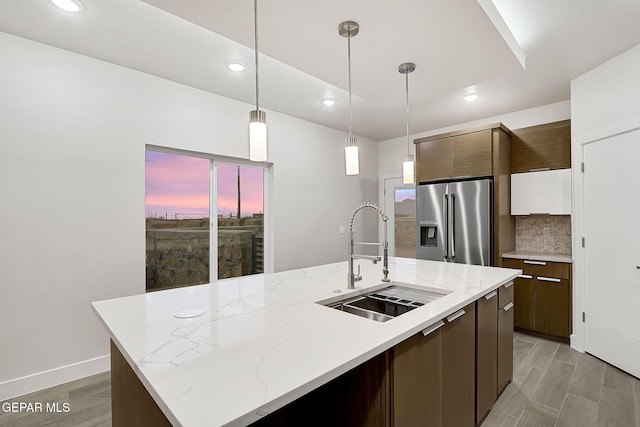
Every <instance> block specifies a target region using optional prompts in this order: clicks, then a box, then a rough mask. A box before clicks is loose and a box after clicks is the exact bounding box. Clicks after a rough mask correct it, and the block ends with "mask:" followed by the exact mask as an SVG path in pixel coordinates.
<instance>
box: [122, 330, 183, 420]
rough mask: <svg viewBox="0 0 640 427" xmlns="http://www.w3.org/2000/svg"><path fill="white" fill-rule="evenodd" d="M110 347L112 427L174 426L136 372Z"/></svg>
mask: <svg viewBox="0 0 640 427" xmlns="http://www.w3.org/2000/svg"><path fill="white" fill-rule="evenodd" d="M110 344H111V423H112V425H113V427H129V426H131V427H138V426H158V427H163V426H167V427H170V426H171V423H170V422H169V420H168V419H167V417H165V415H164V413H163V412H162V411H161V410H160V408H159V407H158V405H157V404H156V402H155V401H154V400H153V398H152V397H151V395H149V392H148V391H147V389H146V388H145V387H144V385H143V384H142V382H141V381H140V380H139V379H138V376H137V375H136V374H135V372H133V369H131V366H130V365H129V362H127V360H126V359H125V358H124V356H123V355H122V353H121V352H120V350H119V349H118V347H117V346H116V345H115V344H114V342H113V341H111V342H110Z"/></svg>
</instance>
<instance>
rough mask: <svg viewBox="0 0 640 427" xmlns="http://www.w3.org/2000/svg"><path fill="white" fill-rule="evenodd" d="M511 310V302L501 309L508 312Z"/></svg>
mask: <svg viewBox="0 0 640 427" xmlns="http://www.w3.org/2000/svg"><path fill="white" fill-rule="evenodd" d="M512 308H513V303H512V302H510V303H508V304H507V305H505V306H504V307H503V308H502V309H503V310H504V311H509V310H511V309H512Z"/></svg>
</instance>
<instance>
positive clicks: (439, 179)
mask: <svg viewBox="0 0 640 427" xmlns="http://www.w3.org/2000/svg"><path fill="white" fill-rule="evenodd" d="M445 179H451V177H450V176H443V177H441V178H435V179H434V181H444V180H445Z"/></svg>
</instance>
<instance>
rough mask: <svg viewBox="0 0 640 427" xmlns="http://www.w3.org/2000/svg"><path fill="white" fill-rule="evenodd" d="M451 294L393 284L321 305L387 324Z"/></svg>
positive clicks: (397, 283)
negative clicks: (395, 318)
mask: <svg viewBox="0 0 640 427" xmlns="http://www.w3.org/2000/svg"><path fill="white" fill-rule="evenodd" d="M450 292H451V291H445V290H441V289H438V290H437V291H436V290H432V289H429V290H426V289H417V288H414V287H411V286H410V285H407V284H400V283H399V282H391V284H390V285H389V286H386V287H384V288H381V289H377V290H375V291H371V292H368V293H366V294H362V295H358V296H350V297H347V298H344V299H342V300H339V301H334V302H331V303H326V304H323V303H322V302H321V303H320V304H323V305H325V306H327V307H331V308H335V309H336V310H340V311H344V312H347V313H351V314H355V315H356V316H361V317H365V318H367V319H371V320H375V321H377V322H386V321H387V320H391V319H393V318H394V317H398V316H400V315H402V314H404V313H408V312H409V311H411V310H414V309H416V308H418V307H422V306H423V305H425V304H428V303H430V302H432V301H435V300H437V299H439V298H442V297H444V296H446V295H448V294H449V293H450Z"/></svg>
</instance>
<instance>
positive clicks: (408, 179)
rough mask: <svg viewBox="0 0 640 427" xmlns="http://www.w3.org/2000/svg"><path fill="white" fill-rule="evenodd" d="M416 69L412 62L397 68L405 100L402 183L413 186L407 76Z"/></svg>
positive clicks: (413, 167)
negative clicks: (401, 77) (403, 86)
mask: <svg viewBox="0 0 640 427" xmlns="http://www.w3.org/2000/svg"><path fill="white" fill-rule="evenodd" d="M415 69H416V64H414V63H413V62H405V63H404V64H400V65H399V66H398V72H399V73H400V74H404V79H405V89H406V100H407V155H406V156H404V160H403V162H402V183H403V184H413V183H415V162H414V160H413V154H411V141H410V140H409V74H410V73H413V71H414V70H415Z"/></svg>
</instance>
